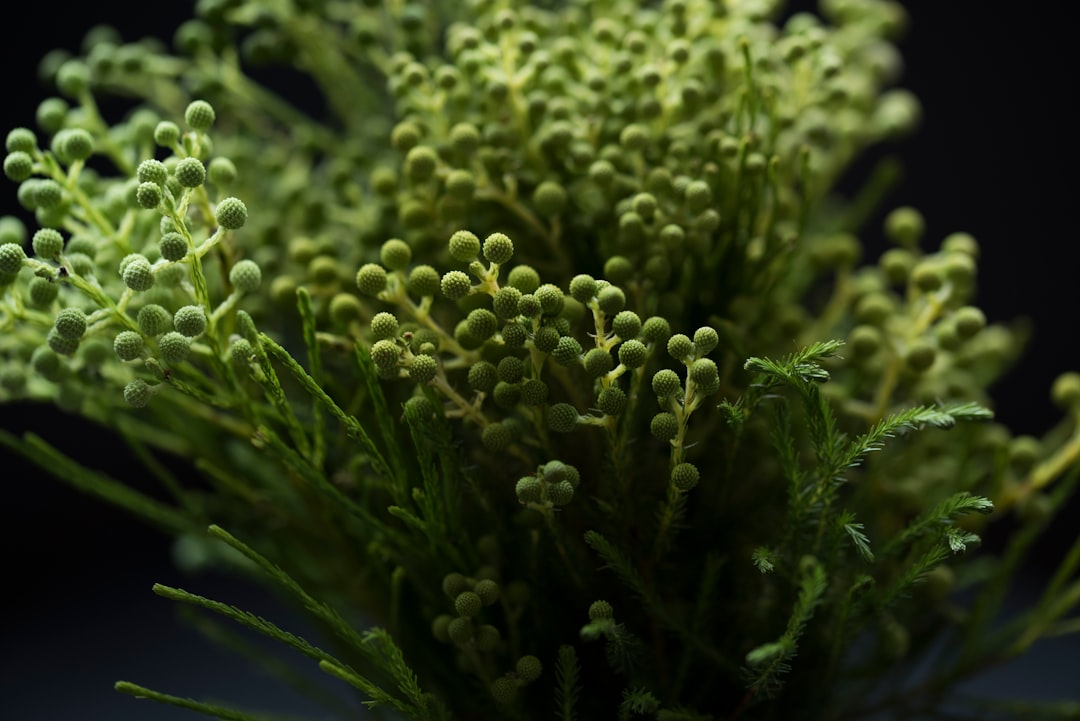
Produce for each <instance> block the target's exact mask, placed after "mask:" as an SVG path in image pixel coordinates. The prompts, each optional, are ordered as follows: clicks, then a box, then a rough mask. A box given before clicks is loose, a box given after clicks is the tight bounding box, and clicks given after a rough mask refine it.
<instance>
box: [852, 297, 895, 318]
mask: <svg viewBox="0 0 1080 721" xmlns="http://www.w3.org/2000/svg"><path fill="white" fill-rule="evenodd" d="M894 310H895V304H894V302H893V300H892V298H890V297H889V296H887V295H885V294H884V293H876V292H875V293H867V294H866V295H864V296H863V297H862V298H860V299H859V300H858V302H857V303H856V304H855V319H856V320H857V321H858V322H859V323H864V324H868V325H874V326H881V325H882V324H884V323H885V321H886V320H887V319H888V318H889V316H891V315H892V314H893V311H894Z"/></svg>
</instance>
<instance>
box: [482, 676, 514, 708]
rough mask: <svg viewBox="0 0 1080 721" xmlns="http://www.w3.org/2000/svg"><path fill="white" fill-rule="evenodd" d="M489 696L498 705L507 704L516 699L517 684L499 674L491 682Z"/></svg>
mask: <svg viewBox="0 0 1080 721" xmlns="http://www.w3.org/2000/svg"><path fill="white" fill-rule="evenodd" d="M489 690H490V691H491V698H492V700H493V701H495V703H496V704H498V705H499V706H509V705H510V704H512V703H514V700H515V699H517V692H518V685H517V683H516V682H515V681H514V680H513V679H511V678H507V677H506V676H500V677H499V678H497V679H495V680H494V681H492V682H491V687H490V688H489Z"/></svg>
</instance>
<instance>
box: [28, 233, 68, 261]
mask: <svg viewBox="0 0 1080 721" xmlns="http://www.w3.org/2000/svg"><path fill="white" fill-rule="evenodd" d="M33 247H34V255H36V256H37V257H39V258H43V259H45V260H56V258H57V256H59V255H60V253H62V252H63V251H64V236H62V235H60V231H58V230H56V229H54V228H42V229H41V230H39V231H37V232H36V233H34V240H33Z"/></svg>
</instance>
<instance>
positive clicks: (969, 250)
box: [941, 233, 979, 259]
mask: <svg viewBox="0 0 1080 721" xmlns="http://www.w3.org/2000/svg"><path fill="white" fill-rule="evenodd" d="M941 249H942V250H943V251H945V252H946V253H964V254H965V255H968V256H970V257H971V258H976V259H977V258H978V257H979V243H978V241H976V240H975V238H973V237H972V236H971V235H969V234H968V233H951V234H950V235H948V236H946V238H945V240H943V241H941Z"/></svg>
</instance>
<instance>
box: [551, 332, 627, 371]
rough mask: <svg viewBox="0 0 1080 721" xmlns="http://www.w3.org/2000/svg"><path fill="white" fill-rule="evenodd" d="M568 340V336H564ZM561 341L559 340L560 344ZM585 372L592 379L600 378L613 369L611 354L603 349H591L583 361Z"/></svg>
mask: <svg viewBox="0 0 1080 721" xmlns="http://www.w3.org/2000/svg"><path fill="white" fill-rule="evenodd" d="M565 337H567V338H569V337H570V336H565ZM561 342H562V339H560V343H561ZM584 365H585V372H586V373H588V374H589V375H590V376H592V377H593V378H596V377H597V376H602V375H604V374H605V373H607V372H609V371H610V370H611V369H612V368H614V367H615V362H614V361H613V360H612V358H611V353H610V352H609V351H607V350H604V349H603V348H591V349H590V350H589V352H587V353H586V354H585V359H584Z"/></svg>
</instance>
